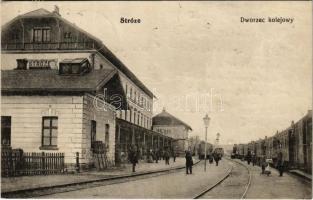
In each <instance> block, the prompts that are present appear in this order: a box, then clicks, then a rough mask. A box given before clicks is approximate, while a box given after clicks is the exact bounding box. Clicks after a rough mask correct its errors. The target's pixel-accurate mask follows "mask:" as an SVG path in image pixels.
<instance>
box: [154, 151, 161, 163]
mask: <svg viewBox="0 0 313 200" xmlns="http://www.w3.org/2000/svg"><path fill="white" fill-rule="evenodd" d="M154 156H155V163H158V161H159V159H160V150H158V149H156V150H155V155H154Z"/></svg>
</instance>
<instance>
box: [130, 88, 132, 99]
mask: <svg viewBox="0 0 313 200" xmlns="http://www.w3.org/2000/svg"><path fill="white" fill-rule="evenodd" d="M132 98H133V89H132V88H130V99H132Z"/></svg>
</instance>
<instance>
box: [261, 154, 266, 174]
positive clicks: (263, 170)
mask: <svg viewBox="0 0 313 200" xmlns="http://www.w3.org/2000/svg"><path fill="white" fill-rule="evenodd" d="M266 166H267V163H266V160H265V157H264V156H262V158H261V168H262V174H264V173H265V167H266Z"/></svg>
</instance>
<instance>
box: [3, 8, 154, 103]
mask: <svg viewBox="0 0 313 200" xmlns="http://www.w3.org/2000/svg"><path fill="white" fill-rule="evenodd" d="M28 17H30V18H31V17H55V18H58V19H59V20H61V21H62V22H64V23H66V24H68V25H70V26H72V27H74V28H75V29H77V30H79V31H81V32H82V33H84V34H86V35H87V36H88V37H90V38H91V39H93V40H95V41H96V42H97V43H98V45H100V47H99V48H98V51H99V52H100V53H101V54H103V55H104V56H105V57H106V58H107V59H108V60H109V61H110V62H111V63H112V64H113V65H114V66H116V67H117V68H118V69H119V70H120V71H121V72H123V73H124V74H125V75H126V76H127V77H128V78H129V79H130V80H131V81H133V82H134V83H135V84H136V85H137V86H138V87H139V88H140V89H142V90H143V91H144V92H145V93H146V94H147V95H148V96H150V97H151V98H153V97H156V96H155V95H154V94H153V93H152V92H151V91H150V90H149V89H148V88H147V87H146V86H145V85H144V84H143V83H142V82H141V81H140V80H139V79H138V78H137V77H136V75H135V74H134V73H133V72H132V71H130V70H129V69H128V68H127V67H126V65H125V64H124V63H123V62H122V61H120V60H119V59H118V58H117V57H116V56H115V55H114V54H113V53H112V52H111V51H110V50H109V49H108V48H107V47H106V46H105V45H104V44H103V43H102V41H101V40H100V39H99V38H97V37H95V36H93V35H91V34H90V33H88V32H87V31H85V30H83V29H82V28H80V27H78V26H77V25H75V24H74V23H71V22H70V21H68V20H66V19H65V18H63V17H61V16H60V15H59V14H56V13H55V12H50V11H48V10H46V9H43V8H40V9H37V10H34V11H31V12H28V13H25V14H23V15H19V16H17V17H15V18H14V19H12V20H11V21H9V22H8V23H6V24H5V25H3V26H2V30H4V29H6V27H8V26H9V24H11V23H13V22H14V21H15V20H17V19H20V18H28Z"/></svg>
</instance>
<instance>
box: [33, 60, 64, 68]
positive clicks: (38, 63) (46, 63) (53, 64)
mask: <svg viewBox="0 0 313 200" xmlns="http://www.w3.org/2000/svg"><path fill="white" fill-rule="evenodd" d="M57 63H58V60H57V59H29V60H28V68H29V69H34V68H51V69H56V68H57Z"/></svg>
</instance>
